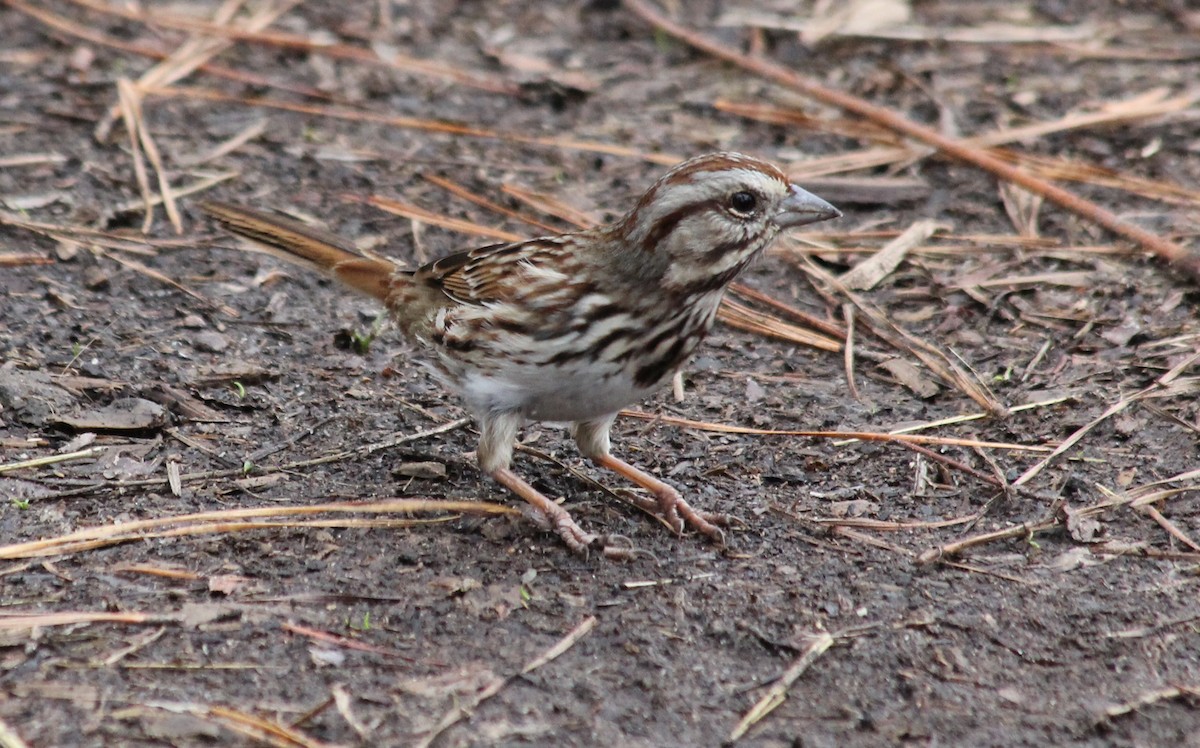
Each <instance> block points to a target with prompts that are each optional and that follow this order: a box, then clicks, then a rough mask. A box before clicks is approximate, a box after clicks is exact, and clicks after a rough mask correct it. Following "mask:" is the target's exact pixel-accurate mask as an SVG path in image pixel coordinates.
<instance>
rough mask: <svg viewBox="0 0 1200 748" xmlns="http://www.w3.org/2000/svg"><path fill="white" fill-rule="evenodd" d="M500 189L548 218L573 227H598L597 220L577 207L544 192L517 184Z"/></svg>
mask: <svg viewBox="0 0 1200 748" xmlns="http://www.w3.org/2000/svg"><path fill="white" fill-rule="evenodd" d="M500 189H501V190H503V192H504V194H506V195H511V196H513V197H515V198H516V199H518V200H520V201H521V202H523V203H525V204H526V205H528V206H530V207H532V208H534V209H535V210H540V211H541V212H543V213H545V214H546V215H548V216H554V217H555V218H557V219H559V220H561V221H566V222H567V223H569V224H571V225H572V226H576V227H578V228H581V229H586V228H591V227H592V226H595V225H596V219H595V218H593V217H592V216H590V215H588V214H587V213H584V212H583V211H582V210H579V209H578V208H576V207H575V206H573V205H569V204H567V203H565V202H563V201H562V200H559V199H558V198H556V197H554V196H553V195H547V194H546V193H544V192H535V191H533V190H530V189H526V188H525V187H519V186H517V185H515V184H506V185H503V186H501V188H500Z"/></svg>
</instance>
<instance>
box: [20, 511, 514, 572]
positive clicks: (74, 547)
mask: <svg viewBox="0 0 1200 748" xmlns="http://www.w3.org/2000/svg"><path fill="white" fill-rule="evenodd" d="M430 512H439V513H440V512H457V513H464V514H484V515H499V514H514V513H517V510H516V509H513V508H512V507H507V506H502V505H500V504H493V503H489V502H483V501H440V500H431V499H386V500H382V501H368V502H345V501H341V502H331V503H325V504H312V505H308V506H269V507H259V508H252V509H228V510H224V511H219V512H197V513H193V514H182V515H178V516H174V517H160V518H156V519H145V520H136V521H131V522H120V523H117V524H114V525H102V526H99V527H88V528H84V529H82V530H76V531H74V532H70V533H67V534H65V535H59V536H57V537H53V538H46V539H43V540H32V541H26V542H22V543H12V544H9V545H6V546H0V559H18V558H33V557H38V556H55V555H61V554H63V553H70V552H76V551H79V550H88V549H91V548H97V547H101V546H106V545H114V544H117V543H126V542H129V541H133V540H142V539H145V538H149V537H164V536H171V535H186V534H195V533H197V532H232V531H237V530H247V529H258V528H260V527H270V526H271V525H270V524H269V523H263V522H247V521H243V520H263V519H266V518H273V517H293V516H308V515H313V514H326V513H331V514H423V513H430ZM343 522H344V521H343ZM323 524H324V523H321V524H319V525H318V526H322V525H323ZM339 524H340V523H339ZM310 526H311V525H310Z"/></svg>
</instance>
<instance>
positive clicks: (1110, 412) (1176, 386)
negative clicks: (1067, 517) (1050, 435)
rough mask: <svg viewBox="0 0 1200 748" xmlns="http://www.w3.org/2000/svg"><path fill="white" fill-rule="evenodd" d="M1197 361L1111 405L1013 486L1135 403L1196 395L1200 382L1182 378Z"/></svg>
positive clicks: (1198, 356)
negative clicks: (1147, 399)
mask: <svg viewBox="0 0 1200 748" xmlns="http://www.w3.org/2000/svg"><path fill="white" fill-rule="evenodd" d="M1197 361H1200V351H1197V352H1196V353H1194V354H1193V355H1191V356H1188V357H1186V358H1185V359H1184V360H1183V361H1180V362H1179V363H1178V364H1177V365H1176V366H1175V367H1174V368H1172V369H1171V370H1170V371H1168V372H1167V373H1166V374H1163V375H1162V376H1161V377H1159V378H1158V381H1156V382H1155V383H1154V384H1152V385H1150V386H1149V387H1146V388H1145V389H1143V390H1141V391H1139V392H1135V393H1133V394H1132V395H1129V396H1127V397H1123V398H1121V399H1120V400H1118V401H1116V402H1115V403H1113V404H1112V405H1110V406H1108V408H1106V409H1105V410H1104V412H1103V413H1101V414H1100V415H1098V416H1096V417H1095V418H1093V419H1092V420H1091V421H1089V422H1087V423H1085V424H1084V425H1083V426H1081V427H1079V428H1078V429H1076V430H1075V433H1073V434H1071V435H1070V436H1068V437H1067V438H1066V439H1065V440H1063V442H1062V444H1060V445H1058V447H1057V448H1056V449H1055V450H1054V451H1053V452H1051V453H1050V454H1048V455H1046V457H1045V458H1043V459H1042V460H1041V461H1039V462H1038V463H1037V464H1035V465H1033V466H1032V467H1030V468H1029V469H1028V470H1026V471H1025V472H1024V473H1022V474H1021V477H1019V478H1017V479H1016V480H1015V481H1014V482H1013V485H1016V486H1021V485H1024V484H1026V483H1028V482H1029V481H1031V480H1033V478H1034V477H1036V476H1037V474H1038V473H1040V472H1041V471H1042V470H1044V469H1046V466H1048V465H1049V464H1050V463H1051V462H1053V461H1054V460H1055V459H1056V458H1057V457H1058V456H1059V455H1061V454H1062V453H1063V452H1066V451H1067V450H1069V449H1070V448H1071V447H1073V446H1075V445H1076V444H1078V443H1079V441H1080V440H1081V439H1083V437H1085V436H1087V434H1088V432H1089V431H1091V430H1092V429H1094V428H1096V426H1098V425H1100V424H1101V423H1103V422H1104V421H1106V420H1107V419H1109V418H1111V417H1113V416H1115V415H1116V414H1118V413H1120V412H1121V411H1123V410H1125V409H1126V408H1128V407H1129V406H1130V405H1132V404H1133V403H1135V402H1137V401H1139V400H1143V399H1146V398H1153V397H1161V396H1163V395H1164V394H1165V393H1171V394H1175V393H1176V392H1179V393H1193V392H1195V391H1196V389H1197V386H1200V382H1197V381H1193V380H1191V379H1186V378H1185V379H1180V376H1181V375H1182V374H1183V372H1185V371H1187V370H1188V369H1189V368H1190V367H1191V366H1192V365H1193V364H1195V363H1196V362H1197Z"/></svg>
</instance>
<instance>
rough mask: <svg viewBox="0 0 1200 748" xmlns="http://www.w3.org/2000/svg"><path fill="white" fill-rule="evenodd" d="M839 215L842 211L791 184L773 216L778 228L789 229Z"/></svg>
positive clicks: (839, 216) (838, 216)
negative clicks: (777, 211)
mask: <svg viewBox="0 0 1200 748" xmlns="http://www.w3.org/2000/svg"><path fill="white" fill-rule="evenodd" d="M841 217H842V211H840V210H838V209H837V208H835V207H833V206H832V205H830V204H829V203H827V202H825V201H824V200H822V199H821V198H819V197H817V196H816V195H814V194H812V193H811V192H805V191H804V190H802V189H800V188H799V187H797V186H796V185H794V184H793V185H792V186H791V187H790V188H789V191H788V196H787V197H785V198H784V199H783V202H781V203H780V204H779V213H778V214H777V215H776V216H775V223H777V224H778V225H779V227H780V228H784V229H790V228H793V227H795V226H804V225H806V224H810V223H816V222H817V221H828V220H829V219H830V218H841Z"/></svg>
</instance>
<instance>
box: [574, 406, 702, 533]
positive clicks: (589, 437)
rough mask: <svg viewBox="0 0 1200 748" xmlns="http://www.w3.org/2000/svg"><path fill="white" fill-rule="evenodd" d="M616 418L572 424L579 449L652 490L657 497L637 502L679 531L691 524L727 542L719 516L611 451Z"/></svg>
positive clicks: (609, 417) (598, 463)
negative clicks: (697, 507)
mask: <svg viewBox="0 0 1200 748" xmlns="http://www.w3.org/2000/svg"><path fill="white" fill-rule="evenodd" d="M615 419H616V414H615V413H614V414H613V415H610V416H605V417H603V418H597V419H595V420H592V421H577V422H575V423H573V424H571V436H573V437H574V438H575V443H576V444H578V445H579V451H580V452H582V453H583V454H584V456H585V457H587V458H588V459H590V460H591V461H592V462H594V463H596V464H597V465H599V466H600V467H602V468H607V469H609V470H611V471H613V472H614V473H616V474H617V475H620V476H623V477H625V478H627V479H628V480H631V481H633V482H634V483H636V484H638V485H639V486H641V487H642V488H645V489H646V490H648V491H649V492H650V493H652V494H653V495H654V499H653V500H648V499H641V498H638V497H634V498H633V500H634V503H636V504H637V505H638V506H640V507H641V508H642V509H644V510H646V511H648V512H650V513H651V514H653V515H655V516H657V517H661V518H662V519H663V520H665V521H666V523H667V524H668V525H670V526H671V529H673V530H674V531H675V532H677V533H682V532H683V528H684V525H685V524H687V525H690V526H691V527H693V528H695V529H696V530H697V531H698V532H700V533H703V534H704V535H707V536H708V537H710V538H712V539H713V540H715V541H716V542H718V543H720V544H722V545H723V544H724V543H725V533H723V532H722V531H721V529H720V528H719V527H717V526H716V525H714V524H713V520H714V519H717V518H716V517H714V516H713V515H706V514H703V513H701V512H697V511H696V510H695V509H693V508H692V507H691V505H690V504H688V503H687V502H686V501H684V500H683V497H682V496H680V495H679V492H678V491H676V490H675V489H674V488H673V487H671V486H669V485H667V484H666V483H663V482H662V481H660V480H659V479H658V478H655V477H654V476H653V475H650V474H649V473H647V472H645V471H643V470H640V469H638V468H636V467H634V466H633V465H630V464H629V463H628V462H625V461H624V460H621V459H619V458H616V457H613V456H612V453H611V452H610V451H609V440H608V431H609V429H610V428H611V427H612V423H613V421H614V420H615Z"/></svg>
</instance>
